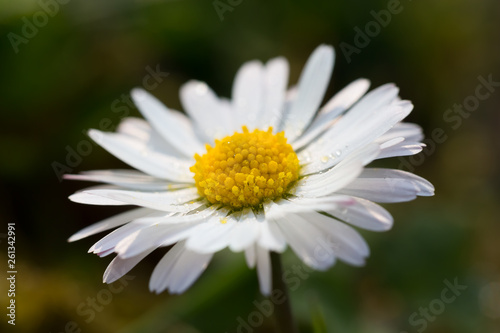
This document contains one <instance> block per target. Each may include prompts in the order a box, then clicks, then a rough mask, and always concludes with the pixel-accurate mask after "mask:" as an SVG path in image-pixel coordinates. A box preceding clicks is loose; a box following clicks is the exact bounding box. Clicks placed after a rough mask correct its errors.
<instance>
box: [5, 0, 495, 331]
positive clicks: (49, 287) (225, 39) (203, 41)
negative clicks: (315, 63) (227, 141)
mask: <svg viewBox="0 0 500 333" xmlns="http://www.w3.org/2000/svg"><path fill="white" fill-rule="evenodd" d="M54 3H56V2H54V1H33V0H16V1H7V0H2V1H0V35H1V39H0V59H1V61H0V73H1V74H0V84H1V87H2V89H1V91H0V109H1V110H2V111H1V121H0V123H1V124H2V126H1V129H2V130H1V132H0V156H1V161H2V162H1V163H0V175H1V185H2V186H1V188H0V191H1V192H0V217H1V220H2V225H3V226H2V229H1V230H0V233H2V234H1V235H0V237H1V238H0V241H1V244H0V256H1V257H2V258H4V259H3V260H4V262H5V264H2V266H1V267H3V268H2V271H6V270H7V269H6V264H7V263H6V262H7V259H6V252H7V245H6V243H7V242H6V239H5V237H4V236H5V233H6V232H7V227H6V224H7V223H12V222H15V223H16V228H17V229H16V231H17V238H16V246H17V262H16V264H17V270H18V275H17V278H18V280H17V293H16V304H17V321H16V323H17V324H16V326H15V327H12V326H10V325H8V324H7V323H6V321H7V320H6V318H5V314H3V313H2V318H3V319H2V321H1V322H0V330H1V331H2V332H11V331H12V332H54V333H55V332H57V333H59V332H79V330H81V332H237V329H238V325H239V322H238V319H237V318H238V317H241V318H244V319H245V320H246V318H248V316H249V314H251V313H252V312H253V311H255V310H256V307H255V305H254V304H253V301H254V300H257V302H261V301H262V297H261V296H260V295H259V292H258V284H257V278H256V274H255V271H251V270H248V269H247V268H246V267H245V264H244V259H243V255H241V254H232V253H229V252H222V253H219V254H217V255H216V257H215V260H214V261H213V262H212V264H211V265H210V266H209V268H208V270H207V272H206V273H205V274H203V275H202V277H201V278H200V279H199V281H198V282H197V283H196V284H195V285H194V286H193V287H192V288H191V289H189V290H188V291H187V292H186V293H185V294H182V295H180V296H171V295H168V293H163V294H160V295H155V294H152V293H150V292H149V291H148V280H149V277H150V274H151V271H152V269H153V268H154V266H155V264H156V263H157V261H158V260H159V258H161V256H162V255H163V253H164V252H165V251H156V252H155V253H154V254H153V255H151V256H149V257H148V258H147V259H146V260H144V261H143V262H142V263H141V264H139V266H138V267H137V268H136V269H134V270H133V271H131V272H130V273H129V276H130V278H129V280H126V281H125V282H126V283H127V286H125V287H124V288H122V290H121V291H117V290H118V289H120V288H114V289H113V290H114V291H115V292H110V291H109V288H108V286H107V285H104V284H102V282H101V281H102V278H101V277H102V274H103V272H104V270H105V268H106V266H107V264H108V262H109V261H110V259H111V258H110V257H106V258H104V259H99V258H98V257H96V256H93V255H89V254H87V253H86V252H87V249H88V248H89V247H90V246H91V245H92V244H93V243H94V242H95V241H97V240H98V239H99V236H94V237H92V239H85V240H81V241H78V242H76V243H71V244H69V243H67V242H66V239H67V238H68V237H69V236H70V235H71V234H72V233H74V232H76V231H77V230H79V229H81V228H82V227H84V226H87V225H89V224H91V223H93V222H95V221H98V220H100V219H102V218H105V217H107V216H110V215H113V214H115V213H117V212H119V211H121V210H123V209H120V208H116V207H115V208H113V207H98V206H85V205H78V204H75V203H71V202H69V200H68V199H67V197H68V195H70V194H71V193H73V192H74V191H76V190H78V189H80V188H83V187H84V186H85V185H86V184H84V183H81V182H70V181H63V182H60V181H59V179H58V176H57V174H56V172H55V171H54V169H53V165H54V162H58V163H61V164H62V165H68V164H67V162H66V158H67V153H68V152H67V150H68V149H78V147H80V146H79V145H81V142H83V141H86V140H87V137H86V136H85V134H84V133H85V130H86V129H88V128H104V127H105V126H109V128H110V129H111V128H114V127H115V126H116V125H117V124H118V123H119V121H120V119H121V118H122V117H123V116H125V115H129V116H139V113H138V111H137V110H136V109H135V108H131V107H129V106H128V105H127V103H126V102H125V101H126V99H123V100H122V98H123V96H127V94H128V93H129V91H130V89H131V88H133V87H136V86H141V85H142V84H143V79H144V77H145V76H146V75H147V74H148V68H149V69H155V68H157V67H158V68H159V69H160V70H161V71H162V72H166V73H168V76H166V77H164V78H163V77H162V79H163V80H162V81H161V82H158V84H157V85H156V86H155V87H154V89H152V93H153V94H154V95H155V96H157V97H158V98H159V99H161V100H162V101H164V102H165V103H166V104H167V105H168V106H170V107H172V108H175V109H179V108H180V102H179V98H178V89H179V87H180V86H181V84H182V83H184V82H186V81H187V80H189V79H199V80H203V81H206V82H207V83H208V84H209V85H211V86H212V87H213V88H214V90H215V91H216V92H218V93H219V94H220V95H222V96H229V95H230V91H231V84H232V80H233V76H234V74H235V73H236V71H237V69H238V67H239V66H240V65H241V64H242V63H243V62H245V61H248V60H252V59H260V60H263V61H266V60H267V59H269V58H272V57H275V56H278V55H283V56H285V57H287V58H288V59H289V61H290V64H291V75H290V82H291V83H295V82H297V79H298V76H299V74H300V71H301V69H302V66H303V64H304V63H305V61H306V59H307V57H308V55H309V54H310V53H311V52H312V50H313V49H314V48H315V47H316V46H317V45H319V44H321V43H327V44H331V45H334V46H335V48H336V51H337V59H336V65H335V70H334V75H333V80H332V83H331V84H330V87H329V90H328V94H329V95H331V94H333V93H334V92H335V91H338V90H339V89H340V88H342V87H343V86H345V85H346V84H348V83H349V82H350V81H353V80H355V79H357V78H359V77H366V78H368V79H370V80H371V81H372V87H375V86H378V85H380V84H383V83H386V82H395V83H396V84H398V85H399V86H400V87H401V96H402V97H403V98H405V99H410V100H412V101H413V102H414V104H415V109H414V111H413V113H412V114H411V115H410V117H409V119H408V120H409V121H412V122H416V123H418V124H420V125H421V126H422V127H423V128H424V131H425V133H426V135H427V137H431V136H432V133H433V132H435V131H437V132H441V134H440V135H439V136H440V138H439V139H435V140H433V141H432V142H436V141H439V143H437V144H436V145H435V146H434V145H432V142H430V141H428V143H431V145H430V147H432V149H428V150H427V151H426V152H425V153H422V154H421V155H419V156H418V157H417V158H414V160H413V162H414V163H413V165H412V166H411V167H412V168H413V167H414V168H415V173H417V174H419V175H421V176H424V177H426V178H427V179H429V180H430V181H431V182H432V183H433V184H434V185H435V186H436V196H435V197H432V198H419V199H418V200H416V201H413V202H409V203H402V204H397V205H386V207H387V208H388V209H389V210H390V211H391V212H392V213H393V215H394V218H395V221H396V222H395V225H394V228H393V229H392V230H391V231H389V232H386V233H373V232H363V235H364V236H365V237H366V238H367V240H368V242H369V244H370V247H371V250H372V255H371V257H370V258H369V260H368V262H367V265H366V266H365V267H362V268H355V267H350V266H347V265H345V264H342V263H339V264H337V265H336V266H335V267H333V268H332V269H330V270H329V271H327V272H316V273H311V274H309V275H308V276H307V278H305V279H302V280H300V285H299V286H298V288H297V290H294V291H292V292H291V297H292V305H293V310H294V313H295V314H296V316H297V319H298V321H299V323H300V327H301V331H302V332H342V333H344V332H362V333H364V332H366V333H400V332H408V333H411V332H418V331H419V330H420V331H425V332H428V333H431V332H439V333H446V332H500V241H499V239H500V226H499V223H498V222H499V218H498V216H500V208H499V205H498V203H499V201H500V191H499V185H500V178H499V176H498V173H497V170H498V166H499V161H500V156H499V148H500V145H499V140H498V136H497V133H498V131H499V129H500V117H499V112H498V111H499V106H500V89H498V87H496V88H492V90H493V89H496V90H497V91H492V92H491V94H490V96H489V97H488V98H485V99H484V100H481V101H480V103H479V105H478V106H477V109H475V110H474V111H472V112H470V113H464V116H458V118H457V115H455V118H454V120H453V121H452V120H449V119H448V120H446V119H445V118H443V117H444V116H445V115H446V112H449V111H447V110H448V109H450V108H452V107H453V106H454V104H462V103H463V102H464V100H467V101H469V102H471V101H474V98H473V97H470V96H474V94H475V91H476V88H477V87H478V85H479V84H480V81H479V80H478V77H480V76H481V77H483V78H485V79H487V78H488V76H490V75H491V78H492V80H493V81H495V82H499V81H500V65H499V62H500V3H499V1H498V0H440V1H432V0H413V1H411V0H403V1H402V2H401V3H400V5H399V7H398V9H399V10H400V12H399V13H398V14H394V15H392V17H391V22H390V23H389V24H387V26H386V27H382V28H381V29H380V32H379V33H377V34H375V33H372V35H374V36H373V37H370V41H369V43H367V45H363V47H361V48H359V52H358V53H353V54H351V55H350V57H349V59H348V57H346V56H345V55H344V54H343V52H342V51H341V49H340V45H341V44H342V43H344V44H342V45H344V46H345V45H346V44H345V43H347V44H350V45H352V46H355V38H356V34H357V32H356V30H355V28H356V27H358V28H359V29H362V30H364V29H365V27H367V24H368V23H369V22H370V21H374V17H373V14H372V13H371V11H375V12H379V11H380V10H386V9H387V8H388V6H389V7H390V6H391V5H390V4H388V2H387V1H379V0H377V1H361V0H355V1H346V0H343V1H318V2H313V1H305V0H302V1H298V0H296V1H263V0H261V1H257V0H242V1H240V0H233V1H232V2H228V0H222V1H219V2H217V3H219V4H220V3H222V4H225V5H226V6H229V7H226V9H227V8H230V9H227V10H226V11H225V12H224V13H222V14H221V15H222V19H221V16H220V15H219V13H218V12H217V10H216V9H215V7H214V2H213V1H193V0H179V1H160V0H143V1H141V0H122V1H119V0H112V1H111V0H110V1H97V0H93V1H83V0H80V1H78V0H72V1H69V0H64V1H63V0H60V2H59V3H58V6H54ZM217 3H216V4H217ZM219 6H222V5H219ZM44 8H45V9H44ZM221 8H222V7H221ZM44 13H45V14H44ZM47 13H48V14H47ZM33 20H35V23H37V24H38V25H39V27H36V26H34V28H35V30H33V28H32V29H31V30H30V28H29V27H28V26H29V25H30V24H32V23H33V22H34V21H33ZM26 22H28V23H26ZM372 28H373V27H372ZM23 29H24V31H23ZM16 36H17V37H16ZM348 60H349V61H348ZM151 82H153V81H151ZM482 92H486V90H482ZM459 122H460V123H459ZM106 124H107V125H106ZM439 129H441V130H439ZM442 133H444V134H442ZM443 137H445V138H446V139H443ZM443 141H444V142H443ZM80 148H81V147H80ZM405 161H407V159H405ZM401 163H402V162H401V161H399V160H397V159H395V160H393V161H390V162H387V164H386V165H389V166H393V167H397V166H398V165H400V164H401ZM73 164H74V165H73V166H68V167H70V168H71V169H72V171H73V172H80V171H84V170H92V169H108V168H120V167H124V164H122V163H121V162H119V161H118V160H117V159H115V158H114V157H112V156H111V155H109V154H108V153H106V152H105V151H104V150H103V149H100V148H98V147H97V146H95V145H93V146H92V148H91V151H90V152H88V153H86V156H82V158H81V161H80V160H76V161H73ZM284 260H285V268H287V267H288V268H290V267H292V266H293V265H297V264H299V261H298V259H297V258H296V257H295V256H294V255H293V254H292V253H290V251H287V253H286V255H285V258H284ZM3 274H4V273H2V275H3ZM455 279H457V280H458V283H459V284H461V285H466V286H467V289H466V290H463V291H462V292H461V294H460V296H458V297H456V299H455V300H454V301H453V302H451V303H450V304H445V308H444V309H441V308H440V307H439V301H437V300H439V299H440V298H441V292H442V290H443V289H444V288H445V287H446V285H445V283H444V282H443V281H444V280H448V281H450V282H453V281H454V280H455ZM1 280H2V282H1V284H0V285H1V286H2V290H1V291H0V299H1V300H2V303H1V304H2V306H1V308H3V309H4V310H3V311H6V310H5V306H6V304H7V295H6V294H7V284H6V283H5V281H6V280H5V279H3V278H2V279H1ZM116 286H118V284H115V287H116ZM109 295H111V297H112V299H110V298H109ZM96 297H97V299H99V297H100V299H101V303H98V306H97V307H96V309H98V310H92V308H91V307H90V306H89V305H87V303H86V302H87V300H88V298H96ZM106 297H108V298H106ZM104 303H105V304H104ZM441 304H443V303H441ZM429 306H434V312H439V315H436V316H433V315H432V312H430V313H431V315H432V320H430V319H429V320H427V323H426V325H425V326H426V327H425V329H424V324H422V323H419V324H415V323H413V324H412V322H411V321H410V317H411V316H412V315H413V314H414V313H415V312H417V316H416V317H415V316H414V317H413V318H414V320H418V319H421V318H423V316H422V315H421V314H419V313H418V312H419V311H420V310H419V309H420V308H421V307H422V308H428V307H429ZM89 309H90V310H89ZM252 330H253V332H271V331H272V330H273V321H272V319H271V318H266V319H265V321H264V323H263V324H262V325H261V326H259V327H257V328H252ZM247 331H249V330H248V329H247V330H246V331H245V329H240V332H247Z"/></svg>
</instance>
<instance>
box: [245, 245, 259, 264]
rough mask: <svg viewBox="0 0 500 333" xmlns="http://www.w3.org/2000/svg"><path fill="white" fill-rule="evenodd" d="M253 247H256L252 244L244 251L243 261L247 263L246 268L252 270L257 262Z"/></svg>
mask: <svg viewBox="0 0 500 333" xmlns="http://www.w3.org/2000/svg"><path fill="white" fill-rule="evenodd" d="M255 247H256V245H255V244H252V245H250V246H249V247H247V248H246V249H245V260H246V262H247V265H248V268H254V267H255V264H256V262H257V257H256V253H255V251H256V250H255Z"/></svg>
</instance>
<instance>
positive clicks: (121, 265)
mask: <svg viewBox="0 0 500 333" xmlns="http://www.w3.org/2000/svg"><path fill="white" fill-rule="evenodd" d="M153 250H154V249H150V250H148V251H145V252H143V253H141V254H139V255H137V256H135V257H132V258H128V259H123V258H120V257H119V256H116V257H115V258H114V259H113V260H112V261H111V262H110V263H109V265H108V267H107V268H106V271H105V272H104V276H103V278H102V280H103V282H104V283H113V282H115V281H116V280H118V279H119V278H121V277H122V276H124V275H125V274H127V273H128V272H129V271H130V270H131V269H132V268H134V267H135V265H137V264H138V263H139V262H140V261H141V260H142V259H144V258H145V257H146V256H147V255H148V254H150V253H151V252H153Z"/></svg>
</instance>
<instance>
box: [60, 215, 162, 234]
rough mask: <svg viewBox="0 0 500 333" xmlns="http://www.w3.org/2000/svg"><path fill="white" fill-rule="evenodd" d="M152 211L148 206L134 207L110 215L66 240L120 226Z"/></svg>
mask: <svg viewBox="0 0 500 333" xmlns="http://www.w3.org/2000/svg"><path fill="white" fill-rule="evenodd" d="M152 212H154V211H153V210H151V209H148V208H136V209H132V210H129V211H127V212H125V213H121V214H118V215H115V216H112V217H110V218H107V219H104V220H102V221H100V222H97V223H94V224H92V225H90V226H88V227H86V228H83V229H82V230H80V231H78V232H77V233H75V234H73V236H71V237H70V238H69V239H68V242H74V241H77V240H79V239H82V238H85V237H88V236H91V235H94V234H97V233H99V232H103V231H106V230H109V229H113V228H116V227H119V226H121V225H123V224H125V223H127V222H130V221H132V220H134V219H137V218H140V217H144V216H146V215H148V214H151V213H152Z"/></svg>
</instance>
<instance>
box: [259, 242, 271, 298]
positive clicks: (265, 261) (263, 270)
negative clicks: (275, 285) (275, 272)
mask: <svg viewBox="0 0 500 333" xmlns="http://www.w3.org/2000/svg"><path fill="white" fill-rule="evenodd" d="M256 256H257V277H258V278H259V286H260V292H261V293H262V295H264V296H267V295H269V294H271V288H272V276H271V274H272V272H271V257H270V255H269V251H268V250H267V249H264V248H262V247H260V246H256Z"/></svg>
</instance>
